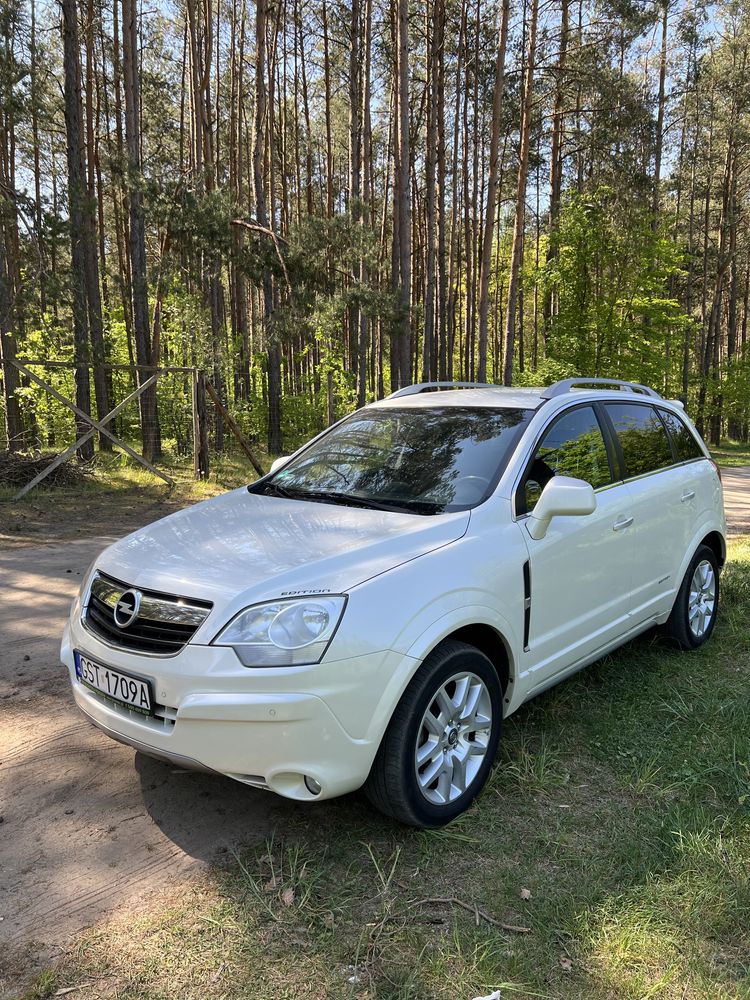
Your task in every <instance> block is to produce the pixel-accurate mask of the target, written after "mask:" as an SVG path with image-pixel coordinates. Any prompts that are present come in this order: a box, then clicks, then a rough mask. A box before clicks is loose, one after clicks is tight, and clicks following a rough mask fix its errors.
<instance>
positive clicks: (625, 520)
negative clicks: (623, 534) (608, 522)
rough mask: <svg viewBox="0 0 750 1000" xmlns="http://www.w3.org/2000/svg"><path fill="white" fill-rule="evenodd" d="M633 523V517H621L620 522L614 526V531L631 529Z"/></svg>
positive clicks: (616, 522)
mask: <svg viewBox="0 0 750 1000" xmlns="http://www.w3.org/2000/svg"><path fill="white" fill-rule="evenodd" d="M632 523H633V518H632V517H621V518H620V519H619V520H618V521H615V523H614V524H613V525H612V530H613V531H622V530H623V529H624V528H629V527H630V525H631V524H632Z"/></svg>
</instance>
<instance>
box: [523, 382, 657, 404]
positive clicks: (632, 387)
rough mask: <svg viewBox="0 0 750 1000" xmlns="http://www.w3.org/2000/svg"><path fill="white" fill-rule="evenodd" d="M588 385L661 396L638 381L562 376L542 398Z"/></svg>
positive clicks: (546, 390) (549, 397) (561, 394)
mask: <svg viewBox="0 0 750 1000" xmlns="http://www.w3.org/2000/svg"><path fill="white" fill-rule="evenodd" d="M589 385H596V386H602V387H605V386H610V387H612V388H616V389H619V390H620V391H621V392H634V393H638V394H639V395H641V396H653V397H654V398H655V399H661V398H662V397H661V396H660V395H659V393H658V392H657V391H656V390H655V389H650V388H649V387H648V386H647V385H641V384H640V382H623V381H622V380H621V379H618V378H564V379H562V380H561V381H560V382H555V384H554V385H551V386H550V387H549V389H545V390H544V392H543V393H542V399H554V398H555V396H563V395H564V394H565V393H566V392H570V391H571V389H577V388H585V387H586V386H589Z"/></svg>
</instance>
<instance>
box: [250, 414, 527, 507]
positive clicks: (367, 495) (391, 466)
mask: <svg viewBox="0 0 750 1000" xmlns="http://www.w3.org/2000/svg"><path fill="white" fill-rule="evenodd" d="M532 413H533V411H532V410H521V409H490V408H489V407H471V408H470V407H456V406H450V407H447V406H446V407H432V406H430V407H410V408H408V409H406V408H404V409H396V408H391V407H388V408H385V407H384V408H382V409H378V408H372V409H363V410H359V411H358V412H357V413H354V414H352V416H351V417H349V418H348V419H346V420H344V421H342V422H341V423H340V424H338V425H337V426H335V427H334V428H332V430H331V431H330V432H329V433H328V434H326V435H324V436H323V437H322V438H320V439H319V440H318V441H316V442H314V443H313V444H311V445H310V446H309V447H308V448H306V449H305V451H304V452H302V454H300V455H298V456H297V457H296V458H294V459H292V460H291V461H290V462H289V463H288V464H287V465H286V466H285V467H284V468H283V469H280V470H279V471H278V472H277V473H275V474H273V475H271V476H268V477H267V478H266V479H265V480H263V482H261V483H260V484H258V487H257V490H258V492H263V493H268V494H271V495H278V496H285V497H289V498H293V499H301V500H304V499H308V500H321V501H324V502H329V503H346V504H349V505H352V506H362V507H374V508H377V509H383V510H401V511H410V512H412V513H416V514H440V513H444V512H449V511H457V510H467V509H468V508H470V507H474V506H476V505H477V504H478V503H481V501H482V500H484V499H485V498H486V497H487V496H488V495H489V493H490V491H491V490H492V488H493V487H494V486H495V484H496V483H497V481H498V479H499V477H500V474H501V472H502V471H503V469H504V468H505V464H506V462H507V460H508V458H509V457H510V454H511V452H512V450H513V447H514V446H515V444H516V442H517V441H518V438H519V437H520V435H521V433H522V431H523V429H524V428H525V426H526V425H527V423H528V422H529V419H530V417H531V415H532Z"/></svg>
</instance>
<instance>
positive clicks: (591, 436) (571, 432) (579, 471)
mask: <svg viewBox="0 0 750 1000" xmlns="http://www.w3.org/2000/svg"><path fill="white" fill-rule="evenodd" d="M553 476H572V477H573V478H574V479H583V480H585V481H586V482H587V483H591V485H592V486H593V487H594V489H597V488H598V487H600V486H606V485H608V484H609V483H611V482H612V472H611V469H610V465H609V456H608V455H607V446H606V444H605V443H604V435H603V434H602V430H601V427H600V426H599V421H598V420H597V417H596V414H595V413H594V409H593V407H591V406H579V407H576V409H574V410H569V411H568V412H567V413H564V414H563V415H562V416H561V417H559V418H558V419H557V420H555V422H554V423H553V424H552V425H551V426H550V427H549V428H548V429H547V431H545V434H544V437H543V438H542V440H541V441H540V443H539V444H538V445H537V447H536V450H535V452H534V456H533V458H532V460H531V462H530V463H529V466H528V468H527V469H526V474H525V475H524V478H523V481H522V483H521V489H520V490H519V495H518V497H517V501H516V503H517V511H518V513H519V514H528V513H529V511H531V510H533V509H534V507H535V506H536V503H537V501H538V500H539V497H540V496H541V495H542V490H543V489H544V487H545V486H546V485H547V483H548V482H549V481H550V479H552V477H553Z"/></svg>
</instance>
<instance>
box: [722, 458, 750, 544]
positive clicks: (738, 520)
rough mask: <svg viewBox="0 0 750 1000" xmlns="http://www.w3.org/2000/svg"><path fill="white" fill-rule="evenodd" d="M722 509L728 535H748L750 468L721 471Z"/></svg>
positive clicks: (743, 467)
mask: <svg viewBox="0 0 750 1000" xmlns="http://www.w3.org/2000/svg"><path fill="white" fill-rule="evenodd" d="M721 482H722V485H723V487H724V509H725V510H726V512H727V529H728V532H727V533H728V534H729V535H746V534H750V466H742V467H740V468H737V469H722V470H721Z"/></svg>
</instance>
